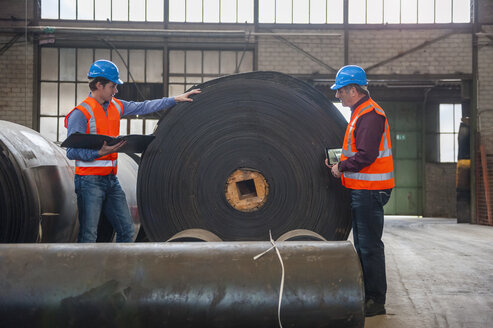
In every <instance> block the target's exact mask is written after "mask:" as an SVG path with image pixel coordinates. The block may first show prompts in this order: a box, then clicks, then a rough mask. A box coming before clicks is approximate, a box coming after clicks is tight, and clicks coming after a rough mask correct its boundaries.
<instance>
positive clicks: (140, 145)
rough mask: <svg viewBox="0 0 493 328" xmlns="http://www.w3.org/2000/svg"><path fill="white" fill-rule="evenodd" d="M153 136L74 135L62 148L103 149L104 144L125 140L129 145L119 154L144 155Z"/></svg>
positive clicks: (63, 143)
mask: <svg viewBox="0 0 493 328" xmlns="http://www.w3.org/2000/svg"><path fill="white" fill-rule="evenodd" d="M154 138H155V136H153V135H140V134H130V135H127V136H118V137H110V136H107V135H104V134H86V133H73V134H71V135H70V136H69V137H68V138H67V139H65V141H64V142H62V145H61V146H62V147H67V148H86V149H101V147H102V146H103V144H104V142H105V141H106V143H107V144H108V145H109V146H112V145H115V144H117V143H118V142H120V141H122V140H125V141H127V143H126V144H125V145H124V146H123V147H122V148H120V149H119V150H118V152H119V153H143V152H144V151H145V150H146V148H147V146H149V144H150V143H151V142H152V140H154Z"/></svg>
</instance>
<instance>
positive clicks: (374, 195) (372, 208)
mask: <svg viewBox="0 0 493 328" xmlns="http://www.w3.org/2000/svg"><path fill="white" fill-rule="evenodd" d="M391 192H392V189H386V190H351V211H352V218H353V238H354V247H355V248H356V252H357V253H358V256H359V259H360V261H361V266H362V268H363V277H364V281H365V295H366V300H368V299H373V301H375V302H376V303H381V304H385V295H386V293H387V278H386V275H385V252H384V245H383V242H382V233H383V206H384V205H385V204H387V202H388V201H389V198H390V193H391Z"/></svg>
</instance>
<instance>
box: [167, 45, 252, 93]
mask: <svg viewBox="0 0 493 328" xmlns="http://www.w3.org/2000/svg"><path fill="white" fill-rule="evenodd" d="M252 70H253V51H251V50H247V51H241V50H238V51H236V50H170V51H169V81H168V83H169V84H168V94H169V95H177V94H181V93H183V92H184V91H185V90H187V89H189V88H191V87H192V86H194V85H195V84H198V83H202V82H206V81H208V80H212V79H214V78H216V77H218V76H222V75H227V74H233V73H242V72H250V71H252Z"/></svg>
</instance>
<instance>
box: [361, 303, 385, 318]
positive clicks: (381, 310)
mask: <svg viewBox="0 0 493 328" xmlns="http://www.w3.org/2000/svg"><path fill="white" fill-rule="evenodd" d="M385 313H387V312H386V311H385V304H382V303H376V302H375V301H374V300H372V299H369V300H367V301H366V303H365V317H373V316H375V315H380V314H385Z"/></svg>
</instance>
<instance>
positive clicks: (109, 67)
mask: <svg viewBox="0 0 493 328" xmlns="http://www.w3.org/2000/svg"><path fill="white" fill-rule="evenodd" d="M87 77H89V78H94V77H104V78H105V79H108V80H110V81H111V82H114V83H116V84H123V81H122V80H120V73H119V71H118V67H116V65H115V64H114V63H113V62H111V61H109V60H105V59H100V60H96V61H95V62H94V64H92V65H91V68H90V69H89V73H88V74H87Z"/></svg>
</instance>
